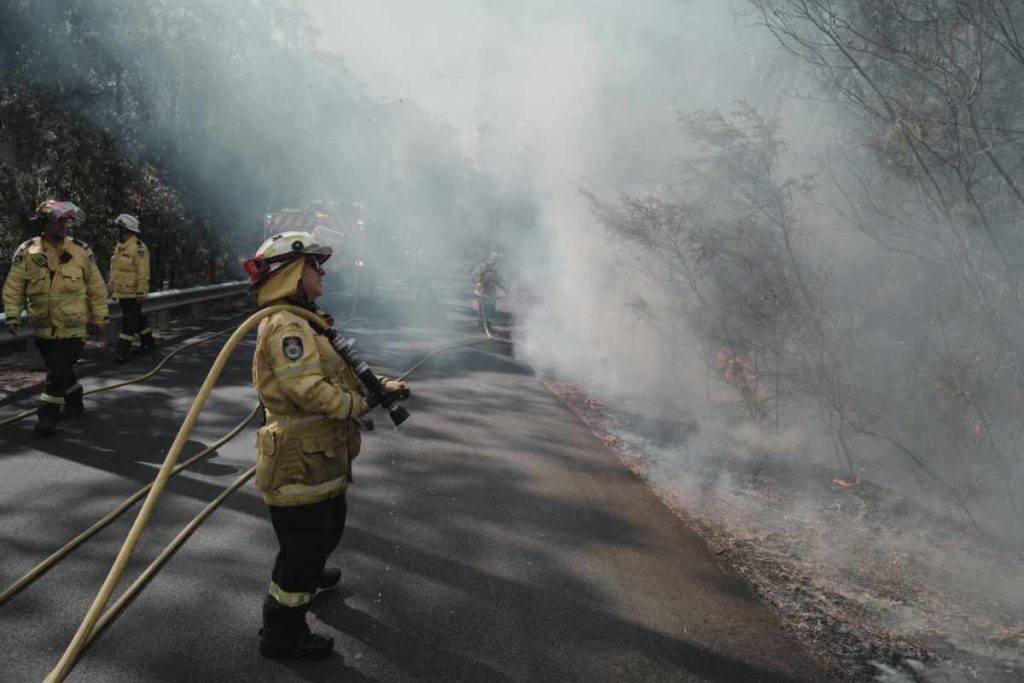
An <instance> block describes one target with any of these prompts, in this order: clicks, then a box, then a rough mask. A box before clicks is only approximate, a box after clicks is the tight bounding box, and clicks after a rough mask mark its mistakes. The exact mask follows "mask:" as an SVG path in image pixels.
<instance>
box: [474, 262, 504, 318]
mask: <svg viewBox="0 0 1024 683" xmlns="http://www.w3.org/2000/svg"><path fill="white" fill-rule="evenodd" d="M500 259H501V256H500V254H498V253H497V252H491V255H490V256H488V257H487V258H486V259H485V260H484V262H483V263H481V264H480V265H479V266H477V267H476V268H474V269H473V273H472V274H471V275H470V278H471V279H472V281H473V293H474V294H475V295H476V296H477V302H478V306H477V309H478V311H479V313H480V319H479V325H480V329H483V327H484V323H485V322H486V321H487V320H488V319H489V318H491V317H492V316H493V315H494V314H495V312H496V311H497V307H498V290H499V289H500V290H501V291H503V292H505V293H506V294H508V291H507V290H506V289H505V286H504V285H503V284H502V282H501V277H500V276H499V275H498V261H499V260H500Z"/></svg>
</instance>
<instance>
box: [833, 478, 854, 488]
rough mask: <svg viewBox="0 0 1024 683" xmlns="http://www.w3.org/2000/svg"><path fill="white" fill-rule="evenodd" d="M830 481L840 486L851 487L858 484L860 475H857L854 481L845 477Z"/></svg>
mask: <svg viewBox="0 0 1024 683" xmlns="http://www.w3.org/2000/svg"><path fill="white" fill-rule="evenodd" d="M832 483H833V484H835V485H836V486H838V487H840V488H844V489H852V488H853V487H855V486H860V477H858V478H857V479H856V480H855V481H848V480H846V479H833V480H832Z"/></svg>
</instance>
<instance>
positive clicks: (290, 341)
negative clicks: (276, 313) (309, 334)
mask: <svg viewBox="0 0 1024 683" xmlns="http://www.w3.org/2000/svg"><path fill="white" fill-rule="evenodd" d="M281 353H283V354H284V357H285V358H287V359H288V360H290V361H297V360H298V359H300V358H302V354H303V353H305V349H304V348H303V347H302V337H295V336H288V337H285V338H284V339H282V340H281Z"/></svg>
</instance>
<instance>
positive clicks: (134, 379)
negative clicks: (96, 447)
mask: <svg viewBox="0 0 1024 683" xmlns="http://www.w3.org/2000/svg"><path fill="white" fill-rule="evenodd" d="M232 329H234V328H232V327H229V328H228V329H226V330H221V331H220V332H214V333H213V334H211V335H207V336H205V337H202V338H200V339H197V340H195V341H192V342H189V343H188V344H185V345H184V346H180V347H178V348H176V349H175V350H174V351H171V352H170V353H168V354H166V355H165V356H164V357H163V358H161V359H160V362H159V363H157V364H156V365H155V366H154V367H153V369H152V370H150V371H149V372H146V373H144V374H141V375H139V376H137V377H132V378H130V379H126V380H124V381H121V382H115V383H114V384H109V385H107V386H105V387H95V388H93V389H88V390H86V391H84V392H82V395H83V396H89V395H90V394H98V393H101V392H104V391H112V390H114V389H120V388H121V387H124V386H128V385H129V384H135V383H137V382H144V381H146V380H147V379H149V378H150V377H152V376H153V375H155V374H156V373H158V372H160V370H162V369H163V367H164V365H166V364H167V361H169V360H170V359H171V358H173V357H174V356H175V355H177V354H178V353H181V352H182V351H184V350H185V349H189V348H192V347H193V346H198V345H199V344H205V343H206V342H208V341H210V340H211V339H216V338H217V337H219V336H221V335H224V334H227V333H228V332H230V331H231V330H232ZM37 410H38V408H32V409H30V410H24V411H22V412H20V413H16V414H14V415H10V416H8V417H5V418H3V419H0V426H3V425H6V424H11V423H12V422H17V421H18V420H24V419H25V418H26V417H31V416H33V415H35V414H36V412H37ZM0 602H3V600H2V599H0Z"/></svg>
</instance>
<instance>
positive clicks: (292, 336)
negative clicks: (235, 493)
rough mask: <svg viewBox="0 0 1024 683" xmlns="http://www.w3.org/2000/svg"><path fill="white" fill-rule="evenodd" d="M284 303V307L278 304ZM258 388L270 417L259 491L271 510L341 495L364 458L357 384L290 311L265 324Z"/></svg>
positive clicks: (257, 357)
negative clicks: (354, 467) (353, 464)
mask: <svg viewBox="0 0 1024 683" xmlns="http://www.w3.org/2000/svg"><path fill="white" fill-rule="evenodd" d="M278 303H286V302H278ZM252 372H253V383H254V384H255V385H256V391H257V392H258V393H259V396H260V401H261V402H262V403H263V406H264V407H265V409H266V412H267V424H266V425H265V426H264V427H262V428H260V430H259V431H258V432H257V434H256V457H257V461H256V486H257V487H259V489H260V491H261V492H262V494H263V499H264V500H265V501H266V502H267V504H268V505H307V504H310V503H316V502H318V501H321V500H325V499H327V498H332V497H334V496H337V495H340V494H341V493H343V492H344V491H345V489H346V488H347V487H348V483H349V481H350V479H351V477H350V475H351V464H350V463H351V461H352V460H353V459H354V458H355V457H356V456H357V455H358V454H359V447H360V435H359V424H358V421H357V420H356V418H358V417H359V416H360V415H361V414H362V411H363V396H362V394H361V393H360V391H359V386H360V385H359V379H358V378H357V377H356V375H355V373H354V372H353V371H352V369H351V368H350V367H349V366H348V365H347V364H346V363H345V361H343V360H342V358H341V356H339V355H338V353H337V351H335V350H334V347H333V346H331V343H330V341H328V339H327V337H325V336H324V335H322V334H319V333H316V332H314V331H313V329H312V328H311V327H310V326H309V323H308V322H307V321H306V319H305V318H302V317H300V316H297V315H295V314H293V313H289V312H287V311H285V312H281V313H275V314H274V315H272V316H270V317H268V318H265V319H264V320H263V321H262V322H260V326H259V332H258V334H257V336H256V352H255V354H254V355H253V370H252Z"/></svg>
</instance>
